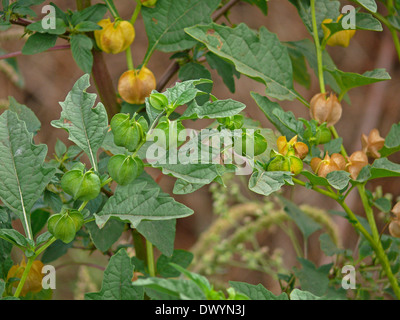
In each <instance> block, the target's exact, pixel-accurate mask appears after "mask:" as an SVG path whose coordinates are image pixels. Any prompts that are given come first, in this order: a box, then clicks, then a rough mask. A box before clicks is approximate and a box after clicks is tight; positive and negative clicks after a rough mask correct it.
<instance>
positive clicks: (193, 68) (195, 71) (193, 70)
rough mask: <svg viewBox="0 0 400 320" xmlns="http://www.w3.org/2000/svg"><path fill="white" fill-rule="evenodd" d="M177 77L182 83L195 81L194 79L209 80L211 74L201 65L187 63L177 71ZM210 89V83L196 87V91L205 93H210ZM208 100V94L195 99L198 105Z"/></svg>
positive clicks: (211, 85) (211, 86)
mask: <svg viewBox="0 0 400 320" xmlns="http://www.w3.org/2000/svg"><path fill="white" fill-rule="evenodd" d="M178 77H179V79H181V80H182V81H187V80H196V79H209V80H211V73H210V71H208V69H207V68H206V67H204V66H203V65H202V64H200V63H195V62H189V63H186V64H185V65H183V66H182V67H181V68H180V69H179V72H178ZM212 88H213V84H212V82H211V83H204V84H200V85H198V89H199V90H201V91H203V92H206V93H211V91H212ZM208 100H209V94H205V95H201V96H198V97H197V98H196V101H197V103H198V104H204V103H205V102H207V101H208Z"/></svg>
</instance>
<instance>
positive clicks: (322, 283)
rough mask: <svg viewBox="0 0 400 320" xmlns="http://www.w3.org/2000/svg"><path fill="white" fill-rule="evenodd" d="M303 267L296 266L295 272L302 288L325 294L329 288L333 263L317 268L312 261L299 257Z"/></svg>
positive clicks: (317, 293) (316, 293)
mask: <svg viewBox="0 0 400 320" xmlns="http://www.w3.org/2000/svg"><path fill="white" fill-rule="evenodd" d="M298 260H299V261H300V263H301V265H302V267H303V268H302V269H300V270H299V269H298V268H294V273H295V275H296V277H297V278H298V279H299V281H300V285H301V289H302V290H305V291H309V292H310V293H312V294H314V295H316V296H323V295H324V294H325V293H326V291H327V290H328V285H329V278H328V275H329V271H330V269H331V267H332V266H333V264H332V263H331V264H327V265H323V266H321V267H319V268H317V267H316V266H315V265H314V264H313V263H312V262H311V261H309V260H306V259H302V258H298Z"/></svg>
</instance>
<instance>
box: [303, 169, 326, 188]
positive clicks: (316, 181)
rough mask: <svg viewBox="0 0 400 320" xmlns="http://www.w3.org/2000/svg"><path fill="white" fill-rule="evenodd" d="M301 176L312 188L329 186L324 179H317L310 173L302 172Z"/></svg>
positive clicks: (317, 177)
mask: <svg viewBox="0 0 400 320" xmlns="http://www.w3.org/2000/svg"><path fill="white" fill-rule="evenodd" d="M301 174H302V175H303V176H305V177H306V178H307V179H308V180H309V181H310V183H311V185H312V186H324V187H327V186H329V182H328V180H327V179H326V178H323V177H319V176H317V175H315V174H314V173H312V172H310V171H306V170H304V171H302V172H301Z"/></svg>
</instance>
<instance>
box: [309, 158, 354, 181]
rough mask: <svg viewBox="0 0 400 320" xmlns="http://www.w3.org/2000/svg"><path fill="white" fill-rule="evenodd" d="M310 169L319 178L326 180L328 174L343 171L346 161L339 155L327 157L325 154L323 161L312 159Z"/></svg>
mask: <svg viewBox="0 0 400 320" xmlns="http://www.w3.org/2000/svg"><path fill="white" fill-rule="evenodd" d="M310 166H311V169H312V170H313V171H314V173H315V174H317V175H318V176H320V177H323V178H326V176H327V175H328V173H331V172H333V171H340V170H345V168H346V160H345V159H344V157H343V156H342V155H341V154H339V153H333V154H332V155H331V156H329V154H328V153H326V155H325V157H324V159H323V160H322V159H320V158H312V159H311V163H310Z"/></svg>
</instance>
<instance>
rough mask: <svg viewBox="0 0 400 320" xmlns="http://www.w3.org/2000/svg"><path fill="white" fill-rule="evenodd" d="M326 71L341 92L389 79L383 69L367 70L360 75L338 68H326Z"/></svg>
mask: <svg viewBox="0 0 400 320" xmlns="http://www.w3.org/2000/svg"><path fill="white" fill-rule="evenodd" d="M328 72H329V73H330V74H331V75H332V76H333V77H334V78H335V80H336V82H337V83H338V85H339V87H340V90H341V91H342V92H347V91H349V90H350V89H353V88H357V87H361V86H365V85H368V84H372V83H376V82H380V81H385V80H390V79H391V77H390V75H389V74H388V73H387V72H386V71H385V70H384V69H375V70H372V71H367V72H365V73H364V74H362V75H361V74H358V73H352V72H343V71H340V70H338V69H334V70H328Z"/></svg>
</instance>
